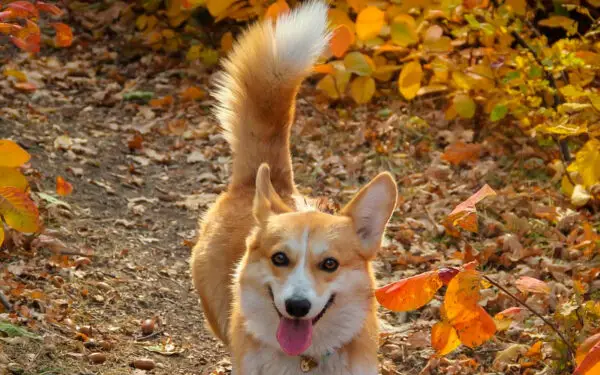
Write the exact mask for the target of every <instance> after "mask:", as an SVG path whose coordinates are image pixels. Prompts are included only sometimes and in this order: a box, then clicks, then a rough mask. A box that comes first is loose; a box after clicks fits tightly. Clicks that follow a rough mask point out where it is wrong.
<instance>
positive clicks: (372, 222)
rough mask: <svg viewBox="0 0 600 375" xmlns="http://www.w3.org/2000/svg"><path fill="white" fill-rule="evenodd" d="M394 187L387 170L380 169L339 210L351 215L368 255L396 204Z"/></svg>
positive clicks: (375, 247)
mask: <svg viewBox="0 0 600 375" xmlns="http://www.w3.org/2000/svg"><path fill="white" fill-rule="evenodd" d="M397 198H398V191H397V186H396V182H395V181H394V178H393V177H392V175H391V174H389V173H387V172H384V173H380V174H379V175H378V176H377V177H375V178H374V179H373V180H371V182H369V183H368V184H367V185H366V186H365V187H363V188H362V189H361V190H360V191H359V192H358V194H356V196H354V198H353V199H352V200H351V201H350V203H348V204H347V205H346V207H344V208H343V209H342V211H341V214H342V215H346V216H349V217H350V218H352V221H353V223H354V230H355V231H356V234H357V235H358V237H359V238H360V241H361V243H362V247H363V250H364V251H363V252H362V253H364V254H365V255H368V256H372V255H374V254H375V252H376V251H377V250H378V249H379V247H380V246H381V240H382V238H383V232H384V231H385V226H386V225H387V222H388V220H390V217H391V216H392V213H393V211H394V209H395V208H396V199H397Z"/></svg>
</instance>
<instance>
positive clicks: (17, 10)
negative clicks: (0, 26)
mask: <svg viewBox="0 0 600 375" xmlns="http://www.w3.org/2000/svg"><path fill="white" fill-rule="evenodd" d="M6 7H7V8H8V9H10V11H11V12H12V14H13V17H23V18H25V17H29V16H33V17H36V18H37V17H38V16H39V13H38V10H37V8H36V7H35V6H34V5H33V4H32V3H30V2H29V1H13V2H12V3H10V4H7V5H6Z"/></svg>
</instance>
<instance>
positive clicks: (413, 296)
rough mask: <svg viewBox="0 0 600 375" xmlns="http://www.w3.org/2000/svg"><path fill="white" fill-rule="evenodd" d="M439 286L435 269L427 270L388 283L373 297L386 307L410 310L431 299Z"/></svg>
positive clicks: (439, 281) (395, 309)
mask: <svg viewBox="0 0 600 375" xmlns="http://www.w3.org/2000/svg"><path fill="white" fill-rule="evenodd" d="M441 286H442V281H441V280H440V277H439V276H438V273H437V271H429V272H425V273H422V274H419V275H416V276H412V277H409V278H406V279H402V280H399V281H396V282H394V283H391V284H388V285H386V286H384V287H382V288H380V289H378V290H377V291H376V292H375V297H377V301H379V303H380V304H381V305H382V306H384V307H385V308H387V309H390V310H392V311H410V310H416V309H418V308H419V307H421V306H424V305H425V304H427V303H428V302H429V301H431V299H432V298H433V296H434V295H435V293H436V292H437V291H438V289H440V287H441Z"/></svg>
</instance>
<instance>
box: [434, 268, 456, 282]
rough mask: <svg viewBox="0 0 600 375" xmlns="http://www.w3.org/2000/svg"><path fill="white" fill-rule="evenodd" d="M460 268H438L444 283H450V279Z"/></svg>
mask: <svg viewBox="0 0 600 375" xmlns="http://www.w3.org/2000/svg"><path fill="white" fill-rule="evenodd" d="M458 272H459V270H458V269H456V268H440V269H439V270H438V276H439V277H440V280H442V283H444V285H448V284H449V283H450V281H452V279H453V278H454V276H456V274H458Z"/></svg>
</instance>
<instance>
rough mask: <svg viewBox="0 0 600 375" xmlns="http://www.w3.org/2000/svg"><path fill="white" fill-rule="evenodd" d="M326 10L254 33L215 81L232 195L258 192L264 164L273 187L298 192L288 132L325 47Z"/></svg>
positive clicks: (315, 8) (313, 8)
mask: <svg viewBox="0 0 600 375" xmlns="http://www.w3.org/2000/svg"><path fill="white" fill-rule="evenodd" d="M328 40H329V33H328V31H327V5H325V3H324V2H322V1H314V0H311V1H308V2H306V3H304V4H303V5H301V6H300V7H298V8H296V9H295V10H293V11H292V12H289V13H286V14H284V15H282V16H280V17H279V18H278V19H277V21H276V23H275V25H274V24H273V22H272V21H270V20H268V21H264V22H261V23H257V24H255V25H253V26H251V27H250V29H248V30H247V31H246V32H245V33H244V34H243V35H242V36H241V38H240V39H239V40H238V42H237V43H236V45H235V46H234V47H233V50H232V52H231V55H230V56H229V58H228V59H227V60H226V61H225V63H224V72H223V73H222V75H221V76H220V77H219V78H218V80H217V90H216V93H215V98H216V99H217V102H218V105H217V108H216V115H217V118H218V120H219V121H220V123H221V126H222V127H223V129H224V131H225V135H226V138H227V140H228V142H229V144H230V145H231V148H232V152H233V176H232V181H231V185H230V189H236V188H240V187H244V186H254V183H255V179H256V172H257V170H258V167H259V166H260V164H261V163H268V164H269V166H270V167H271V179H272V183H273V186H274V187H275V189H276V190H277V192H279V193H280V194H282V195H284V194H285V195H287V194H290V193H292V192H293V191H294V182H293V172H292V163H291V156H290V146H289V142H290V140H289V137H290V127H291V124H292V121H293V119H294V109H295V98H296V94H297V92H298V88H299V86H300V83H301V82H302V80H303V79H304V78H305V77H306V76H307V75H308V74H309V73H310V70H311V68H312V65H313V64H314V63H315V61H316V60H317V58H318V57H319V55H320V54H321V53H322V52H323V50H324V49H325V47H326V46H327V42H328Z"/></svg>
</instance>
